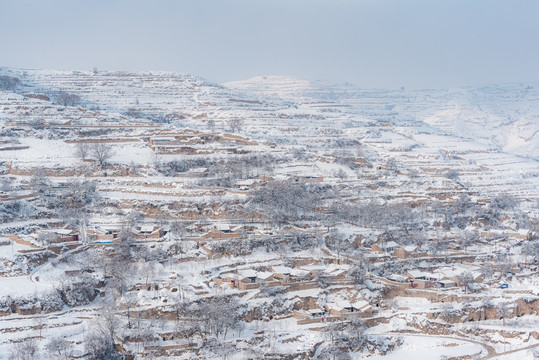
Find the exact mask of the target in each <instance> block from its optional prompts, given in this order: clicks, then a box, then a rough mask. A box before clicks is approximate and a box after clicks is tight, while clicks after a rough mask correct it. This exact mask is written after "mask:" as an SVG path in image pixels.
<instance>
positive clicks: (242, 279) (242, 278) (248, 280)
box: [236, 269, 260, 290]
mask: <svg viewBox="0 0 539 360" xmlns="http://www.w3.org/2000/svg"><path fill="white" fill-rule="evenodd" d="M237 275H238V277H237V281H236V286H237V288H238V289H240V290H251V289H257V288H259V287H260V284H259V283H257V282H256V280H257V278H258V275H257V272H256V271H254V270H251V269H245V270H238V272H237Z"/></svg>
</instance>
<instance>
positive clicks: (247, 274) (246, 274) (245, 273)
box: [238, 269, 257, 278]
mask: <svg viewBox="0 0 539 360" xmlns="http://www.w3.org/2000/svg"><path fill="white" fill-rule="evenodd" d="M238 274H240V276H241V277H242V278H255V277H257V273H256V271H254V270H253V269H244V270H238Z"/></svg>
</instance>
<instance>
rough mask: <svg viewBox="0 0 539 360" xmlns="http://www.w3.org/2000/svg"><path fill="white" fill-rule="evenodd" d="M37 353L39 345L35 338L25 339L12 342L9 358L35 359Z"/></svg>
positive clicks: (17, 359)
mask: <svg viewBox="0 0 539 360" xmlns="http://www.w3.org/2000/svg"><path fill="white" fill-rule="evenodd" d="M38 353H39V345H38V343H37V340H36V339H30V340H26V341H24V342H19V343H15V344H13V346H12V347H11V350H10V353H9V360H29V359H35V358H36V357H37V355H38Z"/></svg>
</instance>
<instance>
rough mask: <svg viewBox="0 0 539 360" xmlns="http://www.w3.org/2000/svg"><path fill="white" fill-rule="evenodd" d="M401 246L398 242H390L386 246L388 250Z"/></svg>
mask: <svg viewBox="0 0 539 360" xmlns="http://www.w3.org/2000/svg"><path fill="white" fill-rule="evenodd" d="M399 246H400V245H399V244H397V243H396V242H394V241H388V242H387V244H386V246H385V247H386V248H394V247H399Z"/></svg>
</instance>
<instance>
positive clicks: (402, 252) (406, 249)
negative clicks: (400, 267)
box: [393, 245, 418, 259]
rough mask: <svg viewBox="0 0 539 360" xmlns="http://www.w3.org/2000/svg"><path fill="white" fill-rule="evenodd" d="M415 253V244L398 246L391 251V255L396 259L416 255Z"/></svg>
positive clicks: (416, 252)
mask: <svg viewBox="0 0 539 360" xmlns="http://www.w3.org/2000/svg"><path fill="white" fill-rule="evenodd" d="M417 254H418V251H417V246H413V245H409V246H403V247H398V248H396V249H395V250H394V251H393V255H394V256H395V257H396V258H397V259H407V258H409V257H413V256H416V255H417Z"/></svg>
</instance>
